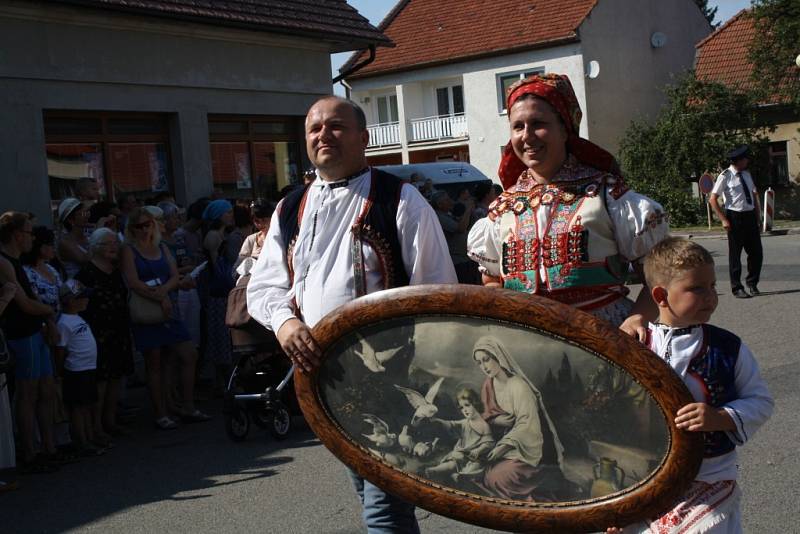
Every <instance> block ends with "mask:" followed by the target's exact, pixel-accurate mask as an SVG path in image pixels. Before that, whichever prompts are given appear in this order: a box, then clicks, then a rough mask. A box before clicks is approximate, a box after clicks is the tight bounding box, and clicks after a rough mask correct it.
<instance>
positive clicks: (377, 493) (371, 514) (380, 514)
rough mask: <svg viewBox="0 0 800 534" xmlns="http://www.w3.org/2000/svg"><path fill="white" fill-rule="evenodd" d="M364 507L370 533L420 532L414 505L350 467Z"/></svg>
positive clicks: (417, 533) (354, 484)
mask: <svg viewBox="0 0 800 534" xmlns="http://www.w3.org/2000/svg"><path fill="white" fill-rule="evenodd" d="M348 473H349V474H350V478H351V479H352V480H353V486H355V488H356V493H357V494H358V499H359V500H360V501H361V505H362V507H363V510H364V511H363V518H364V524H366V525H367V533H368V534H419V525H418V524H417V517H416V516H415V515H414V505H413V504H409V503H407V502H405V501H401V500H400V499H398V498H397V497H395V496H394V495H390V494H388V493H386V492H385V491H383V490H382V489H380V488H379V487H378V486H375V485H373V484H372V483H371V482H369V481H368V480H364V479H363V478H361V477H360V476H358V475H357V474H355V473H354V472H353V471H350V470H349V469H348Z"/></svg>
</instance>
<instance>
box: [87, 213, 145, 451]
mask: <svg viewBox="0 0 800 534" xmlns="http://www.w3.org/2000/svg"><path fill="white" fill-rule="evenodd" d="M119 248H120V243H119V239H118V237H117V233H116V232H115V231H114V230H112V229H110V228H98V229H97V230H95V231H94V232H92V235H91V236H90V237H89V254H90V260H89V262H88V263H87V264H86V265H84V266H83V267H82V268H81V270H80V271H79V272H78V274H77V275H75V278H76V279H77V280H79V281H80V282H81V283H82V284H83V285H84V286H86V287H87V288H89V289H91V290H92V293H91V295H90V296H89V304H88V306H87V308H86V311H84V312H83V313H81V316H82V317H83V319H84V320H85V321H86V322H87V323H88V324H89V327H91V329H92V333H93V334H94V338H95V341H96V342H97V394H98V399H99V400H98V403H97V407H96V408H95V416H94V421H95V435H98V436H100V437H101V438H102V439H107V437H106V434H110V435H112V436H114V435H119V434H123V433H125V431H124V430H123V429H122V428H120V427H119V426H118V425H117V421H116V411H117V399H118V398H119V386H120V380H121V379H122V377H124V376H126V375H129V374H131V373H133V345H132V343H131V330H130V315H129V313H128V288H127V287H126V286H125V282H124V280H123V279H122V273H120V271H119V268H118V260H119Z"/></svg>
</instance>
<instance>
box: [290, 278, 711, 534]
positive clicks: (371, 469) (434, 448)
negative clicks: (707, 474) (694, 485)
mask: <svg viewBox="0 0 800 534" xmlns="http://www.w3.org/2000/svg"><path fill="white" fill-rule="evenodd" d="M314 334H315V337H316V338H317V339H318V340H319V341H320V343H322V345H323V347H324V349H325V352H324V359H323V363H322V366H321V367H320V369H319V370H318V371H317V372H316V373H314V374H313V375H312V376H307V375H303V376H302V377H298V393H300V400H301V405H302V406H303V409H304V412H305V413H306V416H307V419H308V420H309V423H310V424H311V426H312V428H313V429H314V431H315V432H317V434H318V435H319V437H320V439H321V440H322V441H323V443H325V444H326V446H328V447H329V448H330V449H331V450H332V451H333V452H334V453H335V454H337V456H339V457H340V458H341V459H342V460H343V461H344V462H345V463H347V464H348V465H350V466H351V467H352V468H354V469H355V470H356V471H357V472H359V473H361V474H362V476H365V477H366V478H368V479H370V480H371V481H372V482H374V483H376V484H378V485H379V486H381V487H384V489H387V490H388V491H391V492H392V493H395V494H397V495H401V496H403V497H405V498H408V499H409V500H411V501H412V502H415V503H416V504H418V505H420V506H422V507H424V508H429V509H431V510H432V511H434V512H437V513H443V514H445V515H451V516H453V517H455V518H457V519H461V520H466V521H470V522H473V523H476V524H481V525H484V526H488V527H492V528H505V527H508V528H512V527H513V528H515V529H516V528H519V526H520V525H528V527H536V525H537V524H538V525H544V524H548V525H552V524H553V523H552V521H553V520H554V518H557V519H558V521H561V524H562V526H563V527H565V528H567V527H568V528H569V529H576V530H583V529H587V530H588V531H591V530H597V529H599V528H602V526H603V524H605V525H606V526H607V525H612V524H624V523H620V520H622V519H626V520H627V519H630V517H628V516H624V517H620V516H619V514H617V511H618V510H626V513H627V514H628V515H629V516H631V515H636V516H637V517H639V516H640V515H641V514H642V513H647V511H651V512H652V511H653V510H654V509H657V508H660V507H661V506H663V505H664V504H665V503H666V504H669V502H670V500H671V497H672V496H674V494H675V488H676V486H677V487H678V489H680V486H681V483H685V482H687V481H691V479H692V476H693V475H694V474H695V473H696V469H697V466H698V465H699V456H698V452H697V451H698V450H699V449H698V448H697V442H696V440H693V439H692V438H691V437H690V436H686V435H685V434H684V433H680V432H679V431H678V430H677V429H676V428H675V427H674V424H673V423H672V417H671V416H668V414H670V413H674V411H675V410H676V409H677V407H678V406H679V405H680V404H681V403H682V402H684V401H688V400H689V399H690V397H689V394H688V392H687V391H686V390H685V387H683V384H682V383H681V382H680V380H679V379H678V378H677V376H676V375H674V373H673V372H672V371H671V369H669V367H667V366H666V365H665V364H663V362H661V361H660V360H658V358H656V357H655V356H654V355H652V354H650V353H648V351H647V350H646V349H644V348H643V347H642V346H641V345H638V344H637V343H635V342H634V341H633V340H632V339H626V338H625V337H624V335H622V334H620V333H618V332H616V331H614V330H613V329H612V328H611V327H610V326H606V325H604V324H603V323H602V322H601V321H599V320H596V319H594V318H593V317H590V316H588V315H586V314H583V313H582V312H577V311H575V310H574V309H572V308H568V307H566V306H562V305H560V304H556V303H553V302H550V301H547V300H544V299H540V298H538V297H531V296H529V295H524V294H521V293H515V292H511V291H505V290H493V289H486V288H478V287H464V286H428V287H427V288H424V289H423V288H406V289H401V290H394V291H391V292H385V294H376V295H371V296H368V297H365V298H363V299H359V300H357V301H354V302H353V303H351V304H348V305H346V306H344V307H343V308H340V309H339V310H337V311H336V312H334V313H332V314H331V315H330V316H328V317H327V318H325V319H324V320H323V321H322V322H321V323H320V324H319V325H317V327H315V330H314ZM676 401H677V402H676ZM679 453H680V457H678V456H679ZM678 464H680V466H681V467H682V468H683V470H680V469H677V468H676V466H677V465H678ZM695 464H697V465H695ZM692 469H694V472H691V470H692ZM626 500H627V501H630V502H634V501H635V502H636V503H637V507H636V508H637V509H636V510H634V509H632V508H631V507H630V506H629V505H628V506H625V502H626ZM612 503H613V504H612ZM520 520H522V521H523V523H520V522H519V521H520ZM593 521H594V522H593ZM603 521H607V522H606V523H603Z"/></svg>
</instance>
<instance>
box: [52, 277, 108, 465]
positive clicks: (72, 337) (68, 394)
mask: <svg viewBox="0 0 800 534" xmlns="http://www.w3.org/2000/svg"><path fill="white" fill-rule="evenodd" d="M89 292H90V290H89V289H87V288H85V287H84V286H83V284H81V283H80V282H78V281H77V280H67V281H66V282H65V283H64V284H63V285H62V286H61V291H60V294H59V296H60V300H61V309H62V313H61V315H60V317H59V318H58V333H59V342H58V344H57V346H56V351H55V357H56V366H57V368H58V369H59V370H60V374H61V377H62V391H63V397H64V404H65V405H66V407H67V409H68V410H69V413H70V425H71V431H72V438H73V440H74V441H75V442H76V443H77V445H78V446H79V447H80V448H81V449H80V452H81V453H82V454H83V453H86V455H91V454H98V453H100V452H101V449H102V448H98V447H96V446H95V445H94V444H93V441H94V440H95V436H94V430H93V429H94V423H93V419H92V417H93V411H94V406H95V404H97V399H98V396H97V377H96V370H97V343H96V341H95V339H94V335H93V334H92V329H91V328H89V325H88V324H87V323H86V321H84V320H83V318H81V316H80V315H78V314H79V313H80V312H82V311H84V310H85V309H86V306H87V304H88V303H89Z"/></svg>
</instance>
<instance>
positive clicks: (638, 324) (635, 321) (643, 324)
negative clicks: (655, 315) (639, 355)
mask: <svg viewBox="0 0 800 534" xmlns="http://www.w3.org/2000/svg"><path fill="white" fill-rule="evenodd" d="M619 329H620V330H622V331H623V332H625V333H626V334H628V335H629V336H631V337H633V338H636V339H637V340H638V341H639V343H645V342H646V341H647V321H645V320H644V316H643V315H642V314H640V313H634V314H633V315H631V316H630V317H628V318H627V319H625V321H623V323H622V324H621V325H619Z"/></svg>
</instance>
